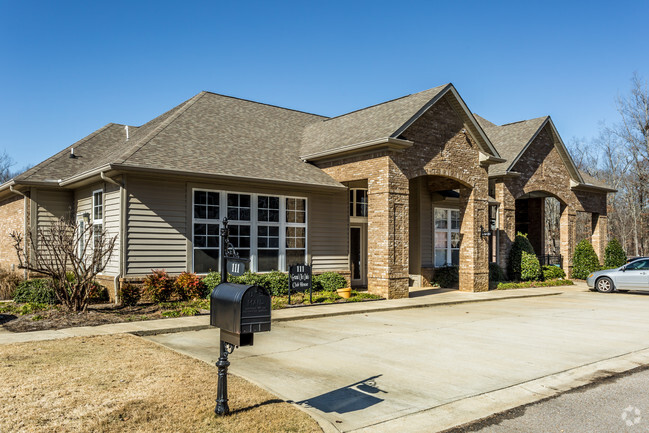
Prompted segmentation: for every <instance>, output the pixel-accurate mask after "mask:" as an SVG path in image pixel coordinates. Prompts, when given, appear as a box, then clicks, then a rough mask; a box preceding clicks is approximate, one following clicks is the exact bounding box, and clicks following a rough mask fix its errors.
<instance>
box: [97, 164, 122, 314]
mask: <svg viewBox="0 0 649 433" xmlns="http://www.w3.org/2000/svg"><path fill="white" fill-rule="evenodd" d="M99 176H100V177H101V180H103V181H104V182H108V183H111V184H113V185H116V186H118V187H119V208H120V209H119V214H120V227H119V231H120V232H119V236H120V242H119V251H118V252H119V272H118V273H117V275H115V277H114V278H113V290H114V294H115V304H117V303H119V299H118V295H119V279H120V278H121V277H122V274H123V273H124V270H123V269H122V223H121V215H122V205H123V203H122V190H123V189H124V184H122V183H121V182H118V181H116V180H115V179H113V178H110V177H108V176H106V174H105V173H104V172H103V171H101V172H99Z"/></svg>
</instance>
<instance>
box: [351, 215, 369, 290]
mask: <svg viewBox="0 0 649 433" xmlns="http://www.w3.org/2000/svg"><path fill="white" fill-rule="evenodd" d="M349 267H350V271H351V280H352V286H353V287H360V286H367V224H351V225H350V227H349Z"/></svg>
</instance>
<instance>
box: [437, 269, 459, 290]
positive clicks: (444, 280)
mask: <svg viewBox="0 0 649 433" xmlns="http://www.w3.org/2000/svg"><path fill="white" fill-rule="evenodd" d="M459 282H460V268H459V267H457V266H443V267H441V268H435V274H433V280H432V281H431V283H433V284H437V285H438V286H439V287H444V288H449V287H457V286H458V284H459Z"/></svg>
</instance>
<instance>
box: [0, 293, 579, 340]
mask: <svg viewBox="0 0 649 433" xmlns="http://www.w3.org/2000/svg"><path fill="white" fill-rule="evenodd" d="M584 288H585V285H584ZM575 289H578V290H579V289H583V288H580V287H579V286H562V287H546V288H535V289H516V290H495V291H490V292H480V293H467V292H460V291H457V290H449V289H430V288H429V289H414V290H413V291H411V293H410V296H411V297H410V298H407V299H394V300H378V301H369V302H355V303H341V304H322V305H312V306H308V307H294V308H286V309H282V310H275V311H273V312H272V320H273V322H286V321H293V320H303V319H314V318H322V317H333V316H342V315H349V314H364V313H372V312H378V311H394V310H403V309H410V308H424V307H433V306H442V305H454V304H463V303H472V302H487V301H498V300H503V299H517V298H529V297H539V296H552V295H558V294H560V293H562V291H565V290H575ZM209 322H210V319H209V316H208V315H200V316H193V317H179V318H173V319H160V320H147V321H140V322H124V323H111V324H106V325H99V326H80V327H75V328H65V329H58V330H49V331H33V332H20V333H12V332H6V331H5V332H0V344H10V343H20V342H26V341H40V340H55V339H59V338H69V337H82V336H83V337H88V336H92V335H110V334H124V333H132V334H136V335H142V336H145V335H156V334H168V333H175V332H185V331H198V330H201V329H207V328H209V327H210V326H209ZM1 329H2V328H1V327H0V330H1Z"/></svg>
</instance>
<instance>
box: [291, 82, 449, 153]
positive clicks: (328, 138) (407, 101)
mask: <svg viewBox="0 0 649 433" xmlns="http://www.w3.org/2000/svg"><path fill="white" fill-rule="evenodd" d="M448 87H449V85H448V84H446V85H443V86H439V87H434V88H432V89H428V90H424V91H423V92H419V93H414V94H412V95H408V96H404V97H402V98H398V99H394V100H392V101H388V102H384V103H382V104H378V105H373V106H371V107H367V108H363V109H361V110H358V111H353V112H351V113H347V114H344V115H342V116H338V117H333V118H330V119H325V120H322V121H320V122H315V123H313V124H311V125H308V126H307V127H306V128H305V129H304V134H303V145H302V149H301V153H300V154H301V156H303V157H304V156H307V155H311V154H316V153H321V152H326V151H333V150H336V149H339V148H344V147H346V146H350V145H355V144H360V143H365V142H369V141H372V140H376V139H381V138H387V137H391V136H392V135H393V134H394V133H395V132H397V130H398V129H399V128H400V127H401V126H403V125H404V124H405V123H406V122H407V121H408V120H410V119H411V118H412V117H413V116H414V115H415V114H417V112H418V111H419V110H420V109H421V108H422V107H424V106H425V105H426V104H427V103H428V102H429V101H430V100H432V99H433V98H434V97H435V96H437V95H438V94H439V93H441V92H442V91H443V90H445V89H447V88H448Z"/></svg>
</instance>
